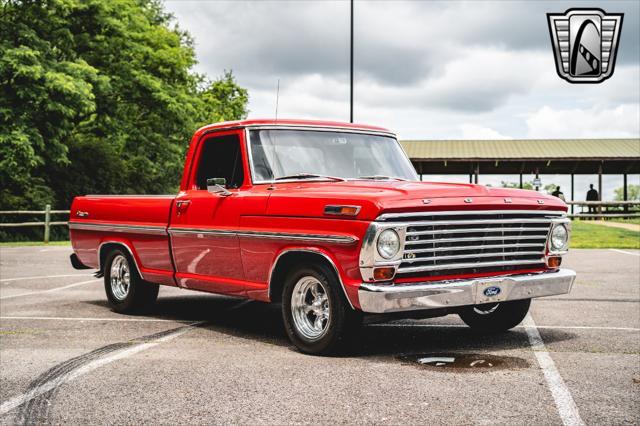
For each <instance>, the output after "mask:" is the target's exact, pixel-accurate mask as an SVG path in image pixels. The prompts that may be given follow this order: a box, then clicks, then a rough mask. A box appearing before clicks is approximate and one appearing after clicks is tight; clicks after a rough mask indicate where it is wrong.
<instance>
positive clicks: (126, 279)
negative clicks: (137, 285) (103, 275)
mask: <svg viewBox="0 0 640 426" xmlns="http://www.w3.org/2000/svg"><path fill="white" fill-rule="evenodd" d="M109 278H110V279H111V293H112V294H113V297H115V298H116V299H118V300H124V299H126V298H127V295H128V294H129V288H130V287H131V273H130V271H129V262H128V261H127V259H126V258H125V257H124V256H123V255H121V254H119V255H117V256H116V257H114V258H113V261H112V262H111V273H110V274H109Z"/></svg>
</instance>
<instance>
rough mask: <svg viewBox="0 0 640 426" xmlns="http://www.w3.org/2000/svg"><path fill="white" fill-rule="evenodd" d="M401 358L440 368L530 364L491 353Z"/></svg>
mask: <svg viewBox="0 0 640 426" xmlns="http://www.w3.org/2000/svg"><path fill="white" fill-rule="evenodd" d="M399 358H400V360H401V361H405V362H411V363H412V364H417V365H420V366H422V367H426V368H430V369H440V370H467V371H472V370H495V369H511V368H526V367H528V366H529V363H528V362H527V361H525V360H524V359H522V358H516V357H511V356H498V355H489V354H411V355H402V356H400V357H399Z"/></svg>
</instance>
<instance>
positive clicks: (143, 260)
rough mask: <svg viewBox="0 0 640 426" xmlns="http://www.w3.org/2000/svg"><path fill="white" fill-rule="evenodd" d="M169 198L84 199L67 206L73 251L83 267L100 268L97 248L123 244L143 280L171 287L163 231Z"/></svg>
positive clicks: (88, 196) (165, 230)
mask: <svg viewBox="0 0 640 426" xmlns="http://www.w3.org/2000/svg"><path fill="white" fill-rule="evenodd" d="M174 199H175V196H173V195H153V196H147V195H117V196H115V195H87V196H84V197H76V198H75V199H74V201H73V204H72V205H71V213H70V220H69V230H70V231H69V232H70V237H71V242H72V245H73V249H74V251H75V253H76V254H77V256H78V258H79V260H80V261H81V262H82V263H83V264H84V265H86V266H89V267H92V268H100V264H101V261H102V259H100V248H101V247H103V246H104V245H106V244H109V243H113V242H118V243H123V244H124V245H126V247H128V248H129V250H130V252H132V255H133V256H135V262H136V264H137V267H138V272H139V273H140V275H142V277H143V278H144V279H145V280H148V281H152V282H156V283H159V284H165V285H175V281H174V278H173V264H172V261H171V253H170V242H169V235H168V233H167V227H168V224H169V218H170V214H171V208H172V206H173V201H174Z"/></svg>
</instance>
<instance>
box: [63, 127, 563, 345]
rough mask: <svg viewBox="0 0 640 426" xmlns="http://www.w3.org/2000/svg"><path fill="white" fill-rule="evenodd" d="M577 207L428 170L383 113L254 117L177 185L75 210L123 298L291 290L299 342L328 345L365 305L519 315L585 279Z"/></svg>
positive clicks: (494, 321)
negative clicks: (567, 265)
mask: <svg viewBox="0 0 640 426" xmlns="http://www.w3.org/2000/svg"><path fill="white" fill-rule="evenodd" d="M566 211H567V207H566V205H565V204H564V203H563V202H562V201H561V200H559V199H557V198H555V197H550V196H547V195H542V194H540V193H537V192H534V191H523V190H514V189H498V188H488V187H484V186H480V185H472V184H448V183H428V182H421V181H420V180H419V179H418V176H417V174H416V172H415V170H414V169H413V166H412V165H411V162H410V161H409V159H408V158H407V156H406V155H405V153H404V151H403V150H402V147H401V145H400V144H399V143H398V141H397V139H396V137H395V135H394V134H393V133H391V132H390V131H388V130H386V129H383V128H379V127H374V126H364V125H355V124H348V123H335V122H317V121H301V120H278V121H276V120H245V121H237V122H226V123H218V124H214V125H210V126H206V127H203V128H201V129H199V130H198V131H197V132H196V133H195V134H194V136H193V138H192V141H191V144H190V147H189V150H188V152H187V157H186V161H185V164H184V173H183V177H182V181H181V183H180V191H179V193H178V194H177V195H175V196H101V195H89V196H84V197H77V198H76V199H75V200H74V202H73V205H72V208H71V220H70V224H69V226H70V230H71V240H72V244H73V248H74V255H73V259H72V263H73V264H74V265H76V266H77V267H92V268H97V269H98V271H99V273H100V274H103V275H104V277H105V290H106V293H107V297H108V299H109V301H110V303H111V305H112V307H113V308H114V309H115V310H117V311H119V312H123V313H126V312H130V311H133V310H139V309H141V308H144V307H148V305H149V304H150V303H151V302H153V300H155V297H157V293H158V292H157V287H158V284H159V285H170V286H178V287H180V288H183V289H190V290H198V291H205V292H212V293H219V294H227V295H233V296H238V297H245V298H250V299H255V300H259V301H263V302H276V303H281V304H282V314H283V320H284V323H285V328H286V330H287V333H288V335H289V337H290V338H291V340H292V342H293V343H294V344H295V345H296V346H297V347H298V348H299V349H300V350H302V351H304V352H308V353H327V352H331V351H334V350H336V349H337V348H340V347H341V346H342V345H343V341H344V340H345V339H348V338H349V337H348V336H349V335H350V332H352V331H353V329H354V328H355V326H357V324H358V323H359V322H360V321H361V320H362V318H363V316H364V315H367V316H371V317H375V318H377V319H385V318H395V317H397V316H398V315H411V316H416V317H433V316H440V315H447V314H451V313H455V314H458V315H460V316H461V318H462V319H463V320H464V321H465V322H466V323H467V324H468V325H470V326H471V327H474V328H477V329H481V330H490V331H498V330H507V329H509V328H512V327H514V326H515V325H517V324H518V323H519V322H520V321H521V320H522V319H523V318H524V316H525V315H526V313H527V311H528V309H529V304H530V300H531V299H532V298H535V297H542V296H550V295H555V294H564V293H567V292H569V291H570V289H571V286H572V285H573V282H574V279H575V273H574V272H573V271H570V270H566V269H562V268H560V265H561V261H562V256H563V255H564V254H565V253H566V252H567V250H568V242H569V234H570V221H569V220H568V219H567V218H566ZM114 265H115V266H114Z"/></svg>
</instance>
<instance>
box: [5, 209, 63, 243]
mask: <svg viewBox="0 0 640 426" xmlns="http://www.w3.org/2000/svg"><path fill="white" fill-rule="evenodd" d="M54 214H69V210H51V205H50V204H47V205H46V206H45V208H44V210H2V211H0V215H25V216H29V215H30V216H38V215H44V222H16V223H0V228H21V227H25V226H43V227H44V242H45V244H47V243H48V242H49V235H50V230H51V227H52V226H62V225H64V226H67V224H68V222H67V221H51V215H54Z"/></svg>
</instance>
